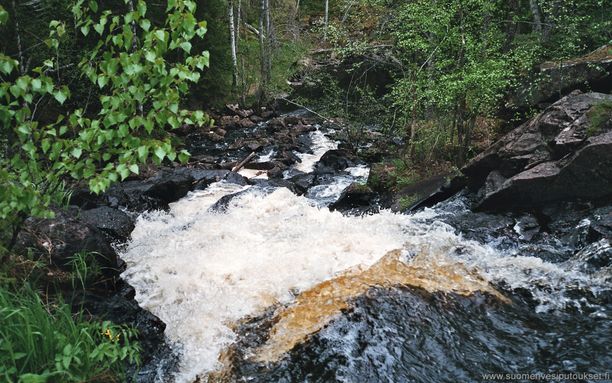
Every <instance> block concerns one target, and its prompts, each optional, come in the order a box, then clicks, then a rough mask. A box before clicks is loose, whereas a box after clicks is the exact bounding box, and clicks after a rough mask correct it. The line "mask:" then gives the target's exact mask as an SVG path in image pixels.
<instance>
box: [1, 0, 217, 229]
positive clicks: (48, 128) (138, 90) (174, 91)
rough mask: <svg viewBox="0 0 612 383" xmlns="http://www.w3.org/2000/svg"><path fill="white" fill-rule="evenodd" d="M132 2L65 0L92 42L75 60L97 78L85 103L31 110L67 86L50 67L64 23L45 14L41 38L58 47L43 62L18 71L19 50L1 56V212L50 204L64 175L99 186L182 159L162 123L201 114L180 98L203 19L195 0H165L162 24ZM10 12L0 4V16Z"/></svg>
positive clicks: (174, 124)
mask: <svg viewBox="0 0 612 383" xmlns="http://www.w3.org/2000/svg"><path fill="white" fill-rule="evenodd" d="M130 4H132V1H130V0H126V1H125V5H126V6H127V5H130ZM134 4H135V6H134V9H133V10H129V11H127V12H122V13H116V12H115V13H113V11H111V10H104V9H102V8H99V5H98V3H97V2H96V1H88V2H85V1H76V2H75V4H74V5H73V6H72V13H73V16H74V20H75V22H76V23H75V26H74V27H75V28H76V30H77V32H76V33H77V34H81V35H82V36H83V37H84V38H87V37H89V40H90V41H89V42H91V43H92V44H91V49H88V50H86V51H85V52H83V53H84V55H83V57H82V59H81V61H80V62H79V63H78V67H79V69H80V71H81V73H82V74H83V75H84V76H85V78H86V79H88V80H89V81H90V82H91V83H90V87H94V88H97V89H96V95H97V96H98V102H97V103H94V105H92V106H90V105H88V104H85V105H78V106H77V107H75V108H68V109H67V110H60V111H59V112H58V113H56V115H54V116H53V120H52V121H47V120H42V119H41V118H40V116H39V115H38V113H39V111H38V107H39V104H40V103H41V102H42V101H43V100H45V99H47V98H53V99H54V100H55V102H57V103H58V104H59V106H61V105H64V104H65V103H66V101H67V100H68V99H69V97H70V94H71V92H70V88H69V86H68V85H63V84H58V83H57V81H56V79H54V78H53V77H52V76H51V74H52V73H53V72H58V71H60V61H59V60H60V59H59V47H60V42H61V40H62V39H64V38H65V36H66V33H67V26H66V24H65V23H63V22H60V21H51V22H50V24H49V26H50V34H49V38H48V39H47V40H46V44H47V46H48V47H49V49H50V50H51V51H55V53H56V55H52V56H50V58H48V59H46V60H44V61H43V62H42V64H41V65H40V66H37V67H35V68H33V69H32V70H30V71H28V72H25V73H24V72H23V69H24V68H23V66H22V65H21V64H20V62H19V61H18V60H15V59H14V58H12V57H10V56H7V55H5V54H3V55H2V56H0V70H1V72H2V75H3V81H2V83H1V84H0V97H1V98H2V99H3V103H2V105H0V120H1V121H2V126H3V132H2V134H1V137H2V138H3V139H4V143H3V155H2V156H0V162H1V163H2V167H1V169H2V170H1V171H0V183H2V185H3V187H2V190H1V191H0V219H2V220H4V221H5V222H6V221H7V220H11V219H14V220H15V221H16V222H13V224H14V225H16V226H18V225H19V222H20V221H21V220H22V219H23V218H25V217H27V216H29V215H35V216H36V215H37V216H40V215H45V214H49V213H48V210H47V207H48V206H49V204H50V203H52V202H58V201H59V200H60V199H61V197H62V196H63V193H62V190H63V185H64V184H65V182H66V180H67V179H68V178H72V179H73V180H85V181H88V183H89V187H90V189H91V190H92V191H93V192H96V193H97V192H100V191H103V190H105V189H107V188H108V187H109V186H110V184H111V183H112V182H116V181H118V180H123V179H125V178H126V177H128V176H129V175H130V174H138V173H139V166H138V164H143V163H147V162H148V161H153V162H155V163H161V161H163V160H166V159H167V160H170V161H174V160H175V159H178V160H180V161H183V162H184V161H186V160H187V158H188V153H187V152H186V151H184V150H183V151H180V152H179V153H177V152H176V151H175V149H174V148H173V146H172V145H171V142H170V140H169V138H168V137H167V136H166V135H165V133H164V132H165V131H166V130H168V129H176V128H178V127H180V126H182V125H183V124H196V125H201V124H205V123H207V122H208V120H207V118H206V115H205V114H204V113H203V112H201V111H194V112H192V111H188V110H185V109H183V108H182V107H181V105H180V104H181V99H182V97H184V96H185V95H186V94H187V92H188V91H189V83H197V82H198V81H199V79H200V72H201V71H202V70H203V69H204V68H205V67H206V66H208V53H207V52H203V53H202V52H200V53H197V54H194V53H192V43H191V40H192V39H193V38H194V37H196V35H199V36H200V37H201V36H203V35H204V34H205V33H206V23H205V22H200V23H198V22H197V21H196V19H195V16H194V12H195V2H193V1H171V2H169V3H168V7H167V8H166V17H165V20H164V22H163V23H162V24H160V25H155V24H154V23H153V22H152V21H151V20H150V19H149V18H147V4H146V2H145V1H143V0H140V1H137V2H135V3H134ZM8 19H9V15H8V12H7V11H6V10H4V9H3V8H0V22H1V23H3V24H4V23H6V22H7V21H8ZM86 41H87V40H86ZM47 107H49V106H47ZM9 223H10V222H9Z"/></svg>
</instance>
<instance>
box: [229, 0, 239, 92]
mask: <svg viewBox="0 0 612 383" xmlns="http://www.w3.org/2000/svg"><path fill="white" fill-rule="evenodd" d="M227 18H228V24H229V32H230V50H231V53H232V90H233V91H235V90H236V87H237V85H238V57H237V54H236V24H235V20H234V1H233V0H230V1H229V2H228V7H227Z"/></svg>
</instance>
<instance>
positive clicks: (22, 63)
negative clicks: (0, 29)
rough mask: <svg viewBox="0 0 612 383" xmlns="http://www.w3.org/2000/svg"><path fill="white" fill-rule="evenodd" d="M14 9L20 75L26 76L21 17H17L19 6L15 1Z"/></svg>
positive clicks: (13, 3) (13, 2)
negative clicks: (20, 25) (20, 26)
mask: <svg viewBox="0 0 612 383" xmlns="http://www.w3.org/2000/svg"><path fill="white" fill-rule="evenodd" d="M11 5H12V7H13V18H14V19H15V35H16V37H17V55H18V57H19V72H20V74H22V75H23V74H25V72H26V70H27V68H26V62H25V59H24V57H23V45H22V44H21V30H20V28H19V17H17V5H16V4H15V0H13V1H12V2H11Z"/></svg>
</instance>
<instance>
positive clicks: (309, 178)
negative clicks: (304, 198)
mask: <svg viewBox="0 0 612 383" xmlns="http://www.w3.org/2000/svg"><path fill="white" fill-rule="evenodd" d="M289 181H291V182H293V183H294V184H295V186H296V187H297V189H298V190H299V191H300V194H305V193H306V192H307V191H308V189H310V187H311V186H313V185H314V181H315V175H314V174H312V173H308V174H298V175H296V176H293V177H291V178H290V179H289Z"/></svg>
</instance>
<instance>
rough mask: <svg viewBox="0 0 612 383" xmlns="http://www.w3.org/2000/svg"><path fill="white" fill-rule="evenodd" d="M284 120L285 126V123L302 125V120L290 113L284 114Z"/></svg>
mask: <svg viewBox="0 0 612 383" xmlns="http://www.w3.org/2000/svg"><path fill="white" fill-rule="evenodd" d="M284 122H285V124H284V125H285V126H287V125H303V120H302V118H301V117H299V116H292V115H289V116H286V117H285V119H284Z"/></svg>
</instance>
